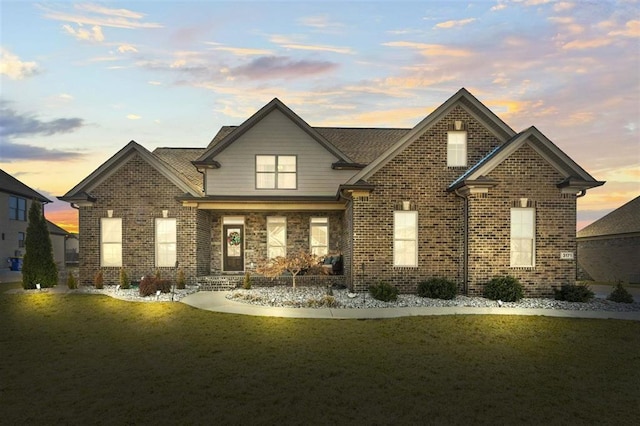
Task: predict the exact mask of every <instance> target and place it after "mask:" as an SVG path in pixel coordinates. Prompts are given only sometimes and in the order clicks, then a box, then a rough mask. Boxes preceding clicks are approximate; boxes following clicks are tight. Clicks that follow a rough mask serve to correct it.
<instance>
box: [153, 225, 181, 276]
mask: <svg viewBox="0 0 640 426" xmlns="http://www.w3.org/2000/svg"><path fill="white" fill-rule="evenodd" d="M176 228H177V227H176V219H175V218H157V219H156V266H157V267H159V268H161V267H173V266H175V264H176V260H177V229H176Z"/></svg>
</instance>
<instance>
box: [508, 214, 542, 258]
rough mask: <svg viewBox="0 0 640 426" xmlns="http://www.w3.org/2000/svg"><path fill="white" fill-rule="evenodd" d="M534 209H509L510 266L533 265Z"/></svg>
mask: <svg viewBox="0 0 640 426" xmlns="http://www.w3.org/2000/svg"><path fill="white" fill-rule="evenodd" d="M535 235H536V210H535V209H534V208H512V209H511V267H513V268H518V267H520V268H531V267H533V266H535V256H536V254H535Z"/></svg>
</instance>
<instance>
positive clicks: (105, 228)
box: [100, 218, 122, 267]
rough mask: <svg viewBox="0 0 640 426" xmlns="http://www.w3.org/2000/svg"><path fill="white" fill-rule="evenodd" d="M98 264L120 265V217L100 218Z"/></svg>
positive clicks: (106, 265)
mask: <svg viewBox="0 0 640 426" xmlns="http://www.w3.org/2000/svg"><path fill="white" fill-rule="evenodd" d="M100 266H104V267H120V266H122V219H121V218H102V219H101V220H100Z"/></svg>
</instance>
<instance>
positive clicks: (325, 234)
mask: <svg viewBox="0 0 640 426" xmlns="http://www.w3.org/2000/svg"><path fill="white" fill-rule="evenodd" d="M309 234H310V249H311V254H314V255H316V256H326V255H327V254H328V253H329V218H326V217H312V218H311V231H310V232H309Z"/></svg>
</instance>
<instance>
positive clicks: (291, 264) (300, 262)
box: [256, 252, 320, 288]
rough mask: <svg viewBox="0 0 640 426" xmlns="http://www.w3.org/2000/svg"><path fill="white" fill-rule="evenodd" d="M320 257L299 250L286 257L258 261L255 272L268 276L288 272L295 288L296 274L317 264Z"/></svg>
mask: <svg viewBox="0 0 640 426" xmlns="http://www.w3.org/2000/svg"><path fill="white" fill-rule="evenodd" d="M319 261H320V258H319V257H318V256H316V255H314V254H311V253H307V252H299V253H296V254H293V255H287V256H286V257H283V256H278V257H276V258H273V259H269V260H266V261H263V262H260V265H258V267H257V268H256V272H258V273H259V274H262V275H264V276H265V277H269V278H272V279H273V278H276V277H279V276H280V275H282V274H283V273H285V272H289V273H290V274H291V276H292V278H293V288H296V276H297V275H298V274H299V273H300V272H301V271H303V270H305V269H309V268H311V267H313V266H315V265H317V264H318V262H319Z"/></svg>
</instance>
